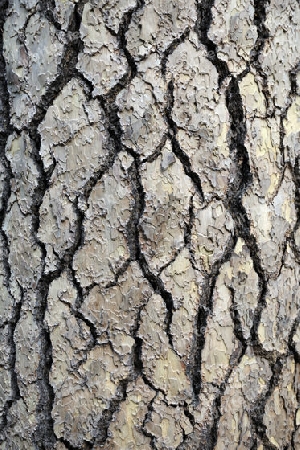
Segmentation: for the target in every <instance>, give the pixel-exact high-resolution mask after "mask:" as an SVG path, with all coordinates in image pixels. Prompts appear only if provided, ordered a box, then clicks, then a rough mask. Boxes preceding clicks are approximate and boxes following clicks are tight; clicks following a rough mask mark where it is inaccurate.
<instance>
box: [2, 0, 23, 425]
mask: <svg viewBox="0 0 300 450" xmlns="http://www.w3.org/2000/svg"><path fill="white" fill-rule="evenodd" d="M7 8H8V1H6V0H2V1H0V10H1V16H0V161H1V166H2V172H3V173H2V174H1V176H2V186H1V196H0V228H1V243H2V245H3V249H2V251H1V256H2V264H3V267H4V271H5V280H4V285H5V286H6V288H7V290H8V292H10V286H9V284H10V277H11V268H10V265H9V262H8V255H9V244H8V238H7V236H6V233H5V232H4V230H3V223H4V219H5V214H6V210H7V206H8V201H9V198H10V195H11V184H10V181H11V179H12V170H11V166H10V162H9V160H8V158H7V157H6V153H5V147H6V144H7V139H8V136H9V135H10V134H11V133H12V126H11V124H10V108H9V93H8V87H7V78H6V64H5V58H4V54H3V45H4V42H3V29H4V22H5V19H6V12H7ZM11 298H12V299H13V296H11ZM21 303H22V298H18V299H14V305H11V307H12V314H11V317H9V318H8V322H7V327H8V338H7V344H8V346H9V348H8V352H9V371H10V390H11V393H10V395H9V399H7V400H5V403H4V407H3V412H2V414H1V416H2V417H1V421H0V432H2V431H3V430H4V429H5V426H6V424H7V414H8V411H9V408H10V407H11V405H12V403H13V402H14V401H15V400H17V399H18V398H19V397H20V390H19V386H18V380H17V375H16V372H15V363H16V346H15V342H14V332H15V329H16V325H17V323H18V321H19V319H20V309H21ZM2 314H3V316H4V306H3V309H2V304H1V315H2ZM5 322H6V320H5ZM3 325H6V323H4V324H3ZM0 332H1V333H4V327H3V328H1V330H0Z"/></svg>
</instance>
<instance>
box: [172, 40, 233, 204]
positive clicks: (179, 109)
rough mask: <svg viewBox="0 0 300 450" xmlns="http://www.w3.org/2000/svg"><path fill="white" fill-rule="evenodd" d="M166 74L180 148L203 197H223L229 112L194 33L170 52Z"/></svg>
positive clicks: (229, 164)
mask: <svg viewBox="0 0 300 450" xmlns="http://www.w3.org/2000/svg"><path fill="white" fill-rule="evenodd" d="M166 76H167V80H168V81H172V82H173V85H174V90H173V96H174V104H173V108H172V119H173V121H174V122H175V124H176V126H177V128H178V131H177V139H178V143H179V145H180V148H181V150H182V151H184V152H185V153H186V155H187V156H188V157H189V159H190V162H191V168H192V170H193V171H194V172H196V173H197V174H198V175H199V177H200V180H201V187H202V191H203V194H204V197H205V199H207V200H209V199H211V198H212V197H214V196H215V194H216V192H218V196H221V197H223V196H224V195H225V193H226V191H227V187H228V183H229V180H230V172H231V169H232V160H231V158H230V154H229V153H230V151H229V146H228V136H229V131H230V121H229V114H228V111H227V107H226V98H225V92H224V89H223V88H222V89H221V90H219V84H218V72H217V69H216V67H215V66H214V65H213V63H212V62H211V61H209V59H208V55H207V52H206V50H205V48H204V46H202V45H201V44H198V42H197V37H196V36H195V34H194V33H190V39H186V40H185V41H184V42H183V43H181V44H180V45H179V46H178V47H177V48H176V49H175V50H174V52H173V53H172V54H171V55H170V57H169V59H168V62H167V72H166Z"/></svg>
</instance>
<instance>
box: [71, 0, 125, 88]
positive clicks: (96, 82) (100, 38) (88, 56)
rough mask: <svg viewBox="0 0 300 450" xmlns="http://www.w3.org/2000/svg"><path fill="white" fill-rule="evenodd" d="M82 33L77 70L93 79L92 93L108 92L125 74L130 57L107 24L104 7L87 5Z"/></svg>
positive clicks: (84, 11)
mask: <svg viewBox="0 0 300 450" xmlns="http://www.w3.org/2000/svg"><path fill="white" fill-rule="evenodd" d="M80 35H81V38H82V41H83V44H84V47H83V52H82V53H80V54H79V56H78V64H77V69H78V70H79V71H80V72H82V73H83V75H84V76H85V77H86V78H87V79H88V80H89V81H91V82H92V84H93V86H94V91H93V95H105V94H107V93H108V92H109V91H110V90H111V89H112V88H113V87H114V86H115V85H116V84H117V83H118V82H119V80H120V79H121V78H122V77H123V76H124V75H125V74H126V72H127V70H128V63H127V60H126V58H125V56H124V54H123V52H122V50H120V49H119V45H118V39H117V37H116V36H114V35H112V34H111V33H110V32H109V30H108V29H107V27H106V26H105V23H104V20H103V14H102V8H99V6H93V5H91V4H90V3H89V2H88V3H86V4H85V5H84V8H83V13H82V22H81V26H80Z"/></svg>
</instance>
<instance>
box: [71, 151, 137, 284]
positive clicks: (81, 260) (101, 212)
mask: <svg viewBox="0 0 300 450" xmlns="http://www.w3.org/2000/svg"><path fill="white" fill-rule="evenodd" d="M132 164H133V158H132V156H130V155H128V154H127V153H125V152H121V153H119V155H118V156H117V158H116V161H115V163H114V165H113V166H112V167H111V168H110V169H109V171H108V172H106V173H105V174H104V175H103V177H102V178H101V180H99V181H98V183H97V184H96V185H95V187H94V188H93V190H92V192H91V194H90V196H89V199H88V205H89V207H88V209H87V210H86V212H85V219H84V223H83V226H84V242H83V244H82V246H81V247H80V248H79V250H78V251H77V252H76V253H75V256H74V259H73V268H74V270H75V272H76V278H77V280H78V281H79V282H80V284H81V285H82V286H83V287H86V286H90V285H92V284H93V283H98V284H101V285H106V284H107V283H109V282H113V281H114V280H115V276H116V274H117V272H118V270H119V269H121V267H122V265H123V264H124V263H125V262H126V261H127V260H128V258H129V257H130V254H129V249H128V247H127V238H126V227H127V224H128V221H129V220H130V217H131V210H132V208H133V203H134V201H133V197H132V192H131V183H130V178H129V175H128V171H129V170H130V167H131V165H132Z"/></svg>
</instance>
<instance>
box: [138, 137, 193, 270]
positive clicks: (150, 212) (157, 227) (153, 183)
mask: <svg viewBox="0 0 300 450" xmlns="http://www.w3.org/2000/svg"><path fill="white" fill-rule="evenodd" d="M141 181H142V185H143V189H144V192H145V208H144V211H143V215H142V218H141V221H140V242H141V250H142V252H143V254H144V256H145V258H146V260H147V262H148V264H149V267H150V270H151V271H152V272H154V273H156V274H157V273H158V272H159V271H160V268H162V267H163V266H164V265H166V264H167V263H169V262H171V261H172V259H173V258H174V256H175V255H176V253H177V252H178V251H179V250H180V249H181V248H183V246H184V228H185V224H187V223H188V222H189V204H190V198H191V196H192V195H193V193H194V188H193V185H192V182H191V180H190V178H189V177H188V176H187V175H185V173H184V169H183V166H182V164H181V163H180V161H179V160H178V159H177V158H176V157H175V156H174V154H173V153H172V150H171V143H170V141H167V142H166V144H165V146H164V148H163V150H162V153H161V154H160V155H159V156H158V157H157V158H156V159H155V160H154V161H153V162H147V163H145V164H143V165H142V168H141Z"/></svg>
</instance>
